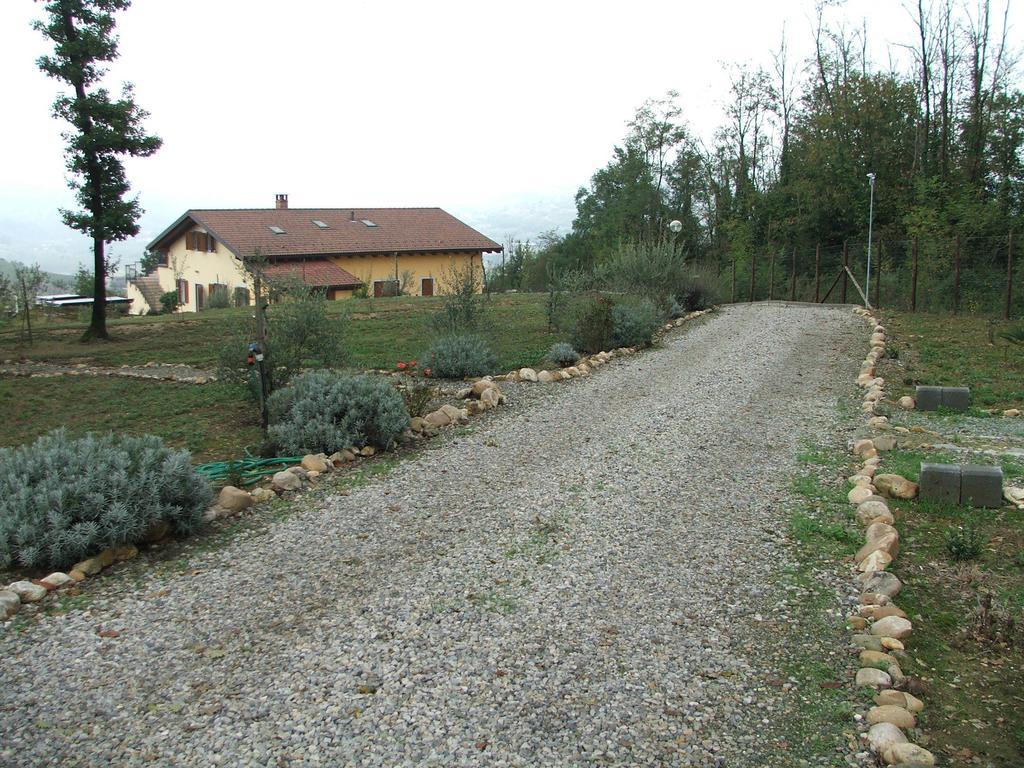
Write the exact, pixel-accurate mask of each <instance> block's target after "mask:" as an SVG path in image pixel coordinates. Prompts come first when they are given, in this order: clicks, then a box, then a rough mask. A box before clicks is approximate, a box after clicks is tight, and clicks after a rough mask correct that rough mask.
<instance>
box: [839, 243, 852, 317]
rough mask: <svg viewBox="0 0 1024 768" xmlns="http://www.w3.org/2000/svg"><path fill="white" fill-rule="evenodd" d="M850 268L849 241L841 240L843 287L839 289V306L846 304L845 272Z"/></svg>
mask: <svg viewBox="0 0 1024 768" xmlns="http://www.w3.org/2000/svg"><path fill="white" fill-rule="evenodd" d="M849 268H850V241H849V240H843V273H842V278H843V287H842V288H841V289H840V294H839V301H840V303H841V304H845V303H846V281H847V277H846V270H848V269H849Z"/></svg>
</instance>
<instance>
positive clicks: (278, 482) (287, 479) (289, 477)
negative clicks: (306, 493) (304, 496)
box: [270, 470, 302, 491]
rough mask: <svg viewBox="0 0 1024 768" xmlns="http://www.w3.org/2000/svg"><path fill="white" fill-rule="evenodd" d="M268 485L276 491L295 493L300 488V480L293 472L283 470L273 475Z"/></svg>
mask: <svg viewBox="0 0 1024 768" xmlns="http://www.w3.org/2000/svg"><path fill="white" fill-rule="evenodd" d="M270 485H271V487H272V488H273V489H274V490H276V491H297V490H299V489H300V488H301V487H302V479H301V478H300V477H299V476H298V475H296V474H295V473H294V472H289V471H287V470H285V471H284V472H278V473H277V474H275V475H274V477H273V479H271V481H270Z"/></svg>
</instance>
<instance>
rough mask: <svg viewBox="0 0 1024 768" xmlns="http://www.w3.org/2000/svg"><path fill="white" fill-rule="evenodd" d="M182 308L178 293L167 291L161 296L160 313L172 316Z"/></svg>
mask: <svg viewBox="0 0 1024 768" xmlns="http://www.w3.org/2000/svg"><path fill="white" fill-rule="evenodd" d="M180 306H181V304H180V303H179V302H178V292H177V291H167V292H166V293H161V294H160V311H161V312H163V313H164V314H165V315H170V314H172V313H173V312H174V311H175V310H177V308H178V307H180ZM153 309H156V307H153Z"/></svg>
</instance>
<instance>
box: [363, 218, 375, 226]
mask: <svg viewBox="0 0 1024 768" xmlns="http://www.w3.org/2000/svg"><path fill="white" fill-rule="evenodd" d="M360 221H361V222H363V224H365V225H366V226H368V227H376V226H377V225H376V224H375V223H373V222H372V221H370V220H369V219H360Z"/></svg>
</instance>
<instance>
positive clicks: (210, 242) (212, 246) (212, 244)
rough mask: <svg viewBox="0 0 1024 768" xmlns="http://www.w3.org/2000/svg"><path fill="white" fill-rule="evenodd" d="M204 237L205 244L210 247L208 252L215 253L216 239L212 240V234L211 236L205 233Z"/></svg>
mask: <svg viewBox="0 0 1024 768" xmlns="http://www.w3.org/2000/svg"><path fill="white" fill-rule="evenodd" d="M206 237H207V240H206V244H207V246H208V247H209V249H210V253H216V252H217V241H216V240H214V239H213V236H211V235H207V236H206Z"/></svg>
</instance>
